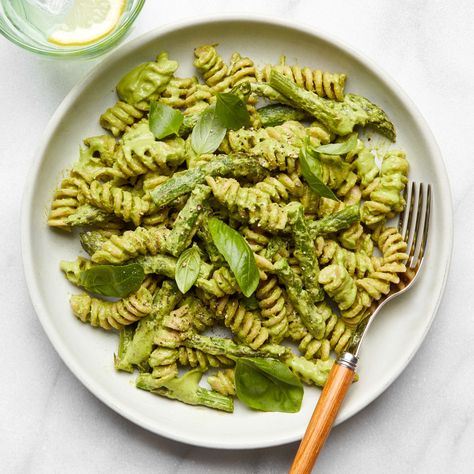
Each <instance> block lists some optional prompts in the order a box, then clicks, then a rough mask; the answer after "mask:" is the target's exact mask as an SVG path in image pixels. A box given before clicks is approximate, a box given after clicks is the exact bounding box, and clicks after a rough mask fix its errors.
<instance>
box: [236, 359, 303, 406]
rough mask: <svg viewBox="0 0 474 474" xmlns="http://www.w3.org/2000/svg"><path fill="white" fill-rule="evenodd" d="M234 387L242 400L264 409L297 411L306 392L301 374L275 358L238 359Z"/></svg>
mask: <svg viewBox="0 0 474 474" xmlns="http://www.w3.org/2000/svg"><path fill="white" fill-rule="evenodd" d="M235 388H236V393H237V397H238V398H239V400H240V401H242V402H243V403H245V404H246V405H247V406H249V407H250V408H253V409H255V410H261V411H280V412H285V413H295V412H297V411H299V410H300V408H301V401H302V400H303V394H304V390H303V385H302V384H301V382H300V380H299V379H298V377H297V376H296V375H295V374H293V372H291V370H290V369H289V368H288V367H287V366H286V365H285V364H283V362H280V361H279V360H276V359H264V358H249V357H241V358H239V359H237V363H236V365H235Z"/></svg>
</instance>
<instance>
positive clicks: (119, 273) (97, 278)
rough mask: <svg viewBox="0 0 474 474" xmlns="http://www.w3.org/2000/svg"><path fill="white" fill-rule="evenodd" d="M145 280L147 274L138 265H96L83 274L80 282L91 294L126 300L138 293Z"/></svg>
mask: <svg viewBox="0 0 474 474" xmlns="http://www.w3.org/2000/svg"><path fill="white" fill-rule="evenodd" d="M144 278H145V273H144V271H143V268H142V266H141V265H139V264H138V263H131V264H129V265H96V266H94V267H92V268H89V269H88V270H85V271H83V272H81V275H80V282H81V286H83V287H84V288H85V289H86V290H87V291H90V292H91V293H95V294H98V295H102V296H114V297H117V298H124V297H126V296H128V295H129V294H130V293H133V292H134V291H137V290H138V288H140V285H141V284H142V283H143V280H144Z"/></svg>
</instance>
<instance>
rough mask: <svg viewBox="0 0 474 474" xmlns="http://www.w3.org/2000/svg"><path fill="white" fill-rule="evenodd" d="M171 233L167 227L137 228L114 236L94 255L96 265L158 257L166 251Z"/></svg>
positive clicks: (93, 259)
mask: <svg viewBox="0 0 474 474" xmlns="http://www.w3.org/2000/svg"><path fill="white" fill-rule="evenodd" d="M169 234H170V231H169V229H167V228H166V227H150V228H145V227H137V228H136V229H135V230H127V231H126V232H124V233H123V234H122V235H112V236H111V237H110V238H109V239H108V240H106V241H105V242H104V243H103V245H101V247H100V249H99V250H97V251H96V252H94V254H93V255H92V261H94V262H96V263H122V262H125V261H127V260H130V259H132V258H135V257H137V256H138V255H147V254H150V255H156V254H157V253H160V252H161V251H162V250H164V249H165V242H166V239H167V237H168V236H169Z"/></svg>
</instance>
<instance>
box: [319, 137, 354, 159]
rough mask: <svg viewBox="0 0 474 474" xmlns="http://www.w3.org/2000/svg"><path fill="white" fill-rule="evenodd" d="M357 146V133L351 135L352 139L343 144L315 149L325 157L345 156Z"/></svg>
mask: <svg viewBox="0 0 474 474" xmlns="http://www.w3.org/2000/svg"><path fill="white" fill-rule="evenodd" d="M356 145H357V133H351V135H350V137H349V138H348V139H347V140H346V141H344V142H341V143H329V144H328V145H321V146H318V147H317V148H315V151H317V152H318V153H324V154H325V155H344V154H346V153H349V152H350V151H352V150H353V149H354V148H355V147H356Z"/></svg>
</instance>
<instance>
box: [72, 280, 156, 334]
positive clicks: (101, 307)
mask: <svg viewBox="0 0 474 474" xmlns="http://www.w3.org/2000/svg"><path fill="white" fill-rule="evenodd" d="M152 300H153V296H152V294H151V293H150V292H149V291H148V290H147V289H146V287H145V286H141V287H140V288H139V289H138V291H137V292H136V293H134V294H133V295H131V296H129V297H127V298H123V299H122V300H120V301H117V302H110V301H103V300H100V299H98V298H92V297H91V296H89V295H87V294H82V295H73V296H71V299H70V303H71V308H72V311H73V313H74V314H75V315H76V316H77V318H79V319H80V320H81V321H82V322H84V323H90V324H91V325H92V326H95V327H97V326H100V327H101V328H103V329H106V330H109V329H112V328H113V329H122V328H123V327H124V326H127V325H129V324H132V323H134V322H135V321H138V320H139V319H141V318H143V317H144V316H146V315H147V314H149V313H150V312H151V309H152Z"/></svg>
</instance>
